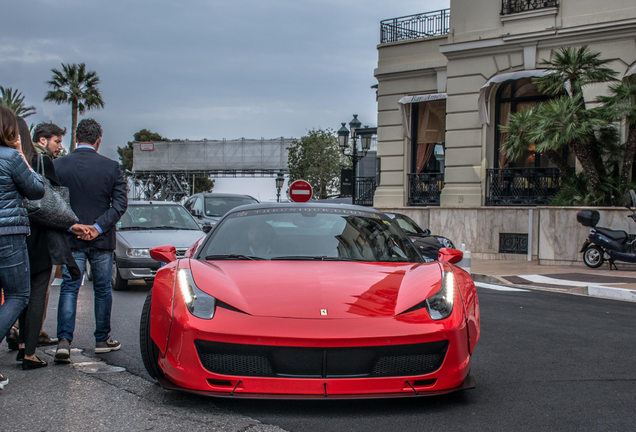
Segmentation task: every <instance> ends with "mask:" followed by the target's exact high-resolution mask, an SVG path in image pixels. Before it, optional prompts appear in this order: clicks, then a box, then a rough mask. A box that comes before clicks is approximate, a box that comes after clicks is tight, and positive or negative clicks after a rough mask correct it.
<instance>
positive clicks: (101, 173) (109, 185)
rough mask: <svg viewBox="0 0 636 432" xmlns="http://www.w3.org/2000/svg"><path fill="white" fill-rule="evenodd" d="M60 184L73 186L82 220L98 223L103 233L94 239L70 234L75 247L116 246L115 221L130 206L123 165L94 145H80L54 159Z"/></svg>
mask: <svg viewBox="0 0 636 432" xmlns="http://www.w3.org/2000/svg"><path fill="white" fill-rule="evenodd" d="M53 165H54V166H55V172H56V173H57V176H58V178H59V179H60V183H61V184H62V185H63V186H66V187H68V188H69V191H70V195H71V207H72V208H73V211H74V212H75V214H76V215H77V217H78V218H79V223H81V224H85V225H93V224H94V223H97V224H98V225H99V226H100V227H101V228H102V230H103V231H104V232H103V234H101V235H100V236H98V237H97V238H96V239H94V240H92V241H84V240H79V239H77V238H76V237H75V236H74V235H72V234H70V233H69V237H70V245H71V248H72V249H85V248H88V247H94V248H97V249H103V250H114V249H115V224H116V223H117V221H118V220H119V219H120V218H121V216H122V215H123V214H124V212H125V211H126V207H127V206H128V197H127V189H126V182H125V180H124V176H123V175H122V173H121V170H120V169H119V164H118V163H117V162H115V161H113V160H110V159H108V158H107V157H104V156H102V155H100V154H98V153H97V152H96V151H95V150H93V149H90V148H78V149H75V150H74V151H73V152H72V153H71V154H69V155H67V156H64V157H61V158H58V159H55V160H54V161H53Z"/></svg>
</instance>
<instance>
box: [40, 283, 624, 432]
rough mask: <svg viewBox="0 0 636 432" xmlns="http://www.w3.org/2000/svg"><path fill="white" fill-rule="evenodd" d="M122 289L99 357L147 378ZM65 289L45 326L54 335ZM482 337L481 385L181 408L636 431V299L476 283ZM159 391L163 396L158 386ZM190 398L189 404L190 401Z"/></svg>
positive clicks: (83, 332) (385, 421)
mask: <svg viewBox="0 0 636 432" xmlns="http://www.w3.org/2000/svg"><path fill="white" fill-rule="evenodd" d="M131 288H132V289H131V290H130V291H126V292H115V293H114V301H113V317H112V328H113V330H112V335H113V336H114V337H115V338H117V339H118V340H120V341H121V342H122V349H121V350H120V351H118V352H113V353H109V354H105V355H101V356H100V358H102V359H104V360H105V361H107V362H108V363H110V364H113V365H117V366H122V367H125V368H126V369H127V371H128V372H130V373H132V374H135V375H138V376H141V377H143V378H146V379H150V378H149V377H148V375H147V374H146V372H145V370H144V369H143V365H142V362H141V357H140V354H139V342H138V326H139V316H140V312H141V307H142V304H143V301H144V298H145V296H146V294H147V292H148V288H147V287H145V286H143V285H141V286H133V287H131ZM57 295H58V289H57V288H53V291H52V293H51V302H50V304H49V317H48V318H47V321H46V328H47V330H49V331H51V332H52V333H53V334H54V333H55V332H54V326H55V322H54V321H55V320H54V318H55V314H56V311H55V308H56V305H57ZM479 299H480V305H481V319H482V322H481V326H482V336H481V340H480V341H479V343H478V345H477V349H476V351H475V353H474V356H473V368H472V374H473V376H474V377H475V379H476V382H477V388H476V389H474V390H470V391H466V392H463V393H456V394H452V395H446V396H442V397H426V398H408V399H394V400H363V401H292V402H290V401H253V400H228V399H213V398H206V397H199V396H191V395H184V396H183V401H184V403H183V407H182V409H183V410H193V413H194V412H196V410H199V411H200V410H201V409H205V408H206V407H208V408H210V409H214V410H218V411H220V412H228V413H232V414H240V415H244V416H248V417H251V418H254V419H257V420H259V421H261V422H262V423H264V424H269V425H276V426H279V427H281V428H283V429H285V430H288V431H308V430H311V431H344V430H348V431H357V430H364V431H366V430H390V431H394V430H400V431H402V432H406V431H422V430H444V429H446V430H452V431H464V430H466V431H468V430H470V431H474V430H489V431H490V430H493V431H494V430H501V431H509V430H531V431H537V430H559V431H602V430H607V431H626V430H634V428H635V427H636V426H635V425H636V408H635V407H636V303H629V302H620V301H613V300H603V299H598V298H591V297H581V296H574V295H567V294H559V293H552V292H541V291H516V292H503V291H494V290H489V289H479ZM93 326H94V324H93V306H92V290H91V288H90V285H89V286H86V287H83V288H82V291H81V295H80V303H79V308H78V324H77V328H76V333H75V340H74V341H73V346H74V347H78V348H84V349H85V350H86V353H87V354H88V355H93V354H92V349H93V346H94V342H93V336H92V332H93V328H94V327H93ZM153 391H156V392H158V393H161V392H166V391H165V390H163V389H161V388H160V387H158V386H156V387H154V388H153ZM186 401H187V402H186Z"/></svg>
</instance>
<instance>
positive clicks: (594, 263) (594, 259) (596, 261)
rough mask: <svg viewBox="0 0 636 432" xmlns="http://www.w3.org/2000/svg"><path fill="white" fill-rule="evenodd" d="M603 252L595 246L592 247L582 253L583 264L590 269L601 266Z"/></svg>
mask: <svg viewBox="0 0 636 432" xmlns="http://www.w3.org/2000/svg"><path fill="white" fill-rule="evenodd" d="M604 255H605V251H603V249H601V248H600V247H598V246H596V245H592V246H590V247H588V248H587V249H585V250H584V251H583V262H584V263H585V265H586V266H588V267H590V268H598V267H600V266H602V265H603V262H604V261H605V258H603V256H604Z"/></svg>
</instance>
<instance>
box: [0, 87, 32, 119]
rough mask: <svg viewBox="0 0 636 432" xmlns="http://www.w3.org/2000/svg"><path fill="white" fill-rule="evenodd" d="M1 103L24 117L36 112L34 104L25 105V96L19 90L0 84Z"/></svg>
mask: <svg viewBox="0 0 636 432" xmlns="http://www.w3.org/2000/svg"><path fill="white" fill-rule="evenodd" d="M0 105H4V106H6V107H7V108H9V109H10V110H11V111H13V113H14V114H15V115H17V116H20V117H22V118H26V117H29V116H30V115H33V114H35V107H34V106H24V96H23V95H22V93H21V92H19V91H18V90H14V89H12V88H10V87H6V88H5V87H2V86H0Z"/></svg>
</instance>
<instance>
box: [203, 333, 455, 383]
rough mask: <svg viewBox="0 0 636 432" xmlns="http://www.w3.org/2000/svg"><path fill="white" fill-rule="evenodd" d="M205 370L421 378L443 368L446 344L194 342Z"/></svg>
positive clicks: (293, 375) (240, 373)
mask: <svg viewBox="0 0 636 432" xmlns="http://www.w3.org/2000/svg"><path fill="white" fill-rule="evenodd" d="M195 345H196V349H197V352H198V354H199V360H200V361H201V364H202V365H203V367H204V368H206V369H207V370H209V371H210V372H213V373H216V374H220V375H232V376H253V377H282V378H285V377H288V378H361V377H395V376H413V375H425V374H429V373H431V372H434V371H436V370H437V369H439V367H440V366H441V365H442V362H443V361H444V357H445V355H446V351H447V349H448V341H439V342H429V343H423V344H411V345H390V346H369V347H345V348H303V347H280V346H268V345H241V344H228V343H219V342H209V341H202V340H197V341H196V342H195Z"/></svg>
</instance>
